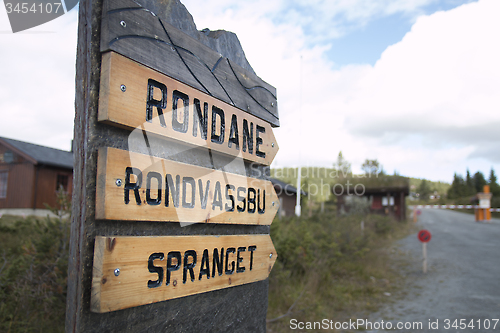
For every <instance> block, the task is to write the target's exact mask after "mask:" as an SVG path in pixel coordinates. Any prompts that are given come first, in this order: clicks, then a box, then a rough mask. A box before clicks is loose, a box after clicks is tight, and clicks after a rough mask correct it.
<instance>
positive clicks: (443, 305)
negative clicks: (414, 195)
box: [368, 209, 500, 333]
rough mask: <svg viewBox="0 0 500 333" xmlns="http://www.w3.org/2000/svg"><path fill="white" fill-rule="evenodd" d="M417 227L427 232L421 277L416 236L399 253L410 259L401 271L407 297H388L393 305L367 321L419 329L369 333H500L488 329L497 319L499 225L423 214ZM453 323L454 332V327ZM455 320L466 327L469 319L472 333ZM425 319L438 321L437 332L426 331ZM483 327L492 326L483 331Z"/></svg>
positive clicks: (438, 211)
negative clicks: (425, 266)
mask: <svg viewBox="0 0 500 333" xmlns="http://www.w3.org/2000/svg"><path fill="white" fill-rule="evenodd" d="M417 225H418V228H419V229H427V230H429V231H430V232H431V233H432V240H431V241H430V242H429V243H428V244H427V255H428V272H427V274H425V275H424V274H423V272H422V261H421V259H422V245H421V243H420V242H419V241H418V239H417V235H416V234H413V235H411V236H409V237H407V238H405V239H403V240H402V241H400V242H399V246H400V249H401V250H402V251H404V252H405V253H407V255H408V256H409V257H410V258H413V259H414V260H412V261H411V262H412V264H410V266H409V267H408V268H406V269H404V271H405V272H406V274H407V275H408V287H407V288H406V291H407V292H408V294H406V295H404V296H403V297H399V298H398V296H397V295H393V297H394V298H395V299H396V301H395V302H394V303H392V304H390V305H388V306H387V307H386V308H385V309H383V310H382V311H380V312H379V313H376V314H373V316H370V318H371V320H373V322H375V321H378V322H380V321H381V320H385V321H387V320H389V321H391V322H392V323H393V326H395V325H396V324H397V322H411V323H413V322H421V323H422V328H421V329H416V328H410V329H402V330H398V329H392V330H383V329H378V330H377V329H375V328H373V329H371V330H370V329H369V330H368V331H370V332H385V331H387V332H389V331H390V332H499V333H500V321H498V322H497V324H496V328H495V329H493V326H494V324H495V321H493V320H492V319H500V220H498V219H493V220H492V223H476V222H474V216H473V215H469V214H465V213H459V212H454V211H448V210H441V209H423V210H422V215H421V216H420V218H419V222H418V223H417ZM446 319H449V320H450V321H449V322H448V321H446ZM455 319H458V321H457V323H456V324H457V325H458V329H457V328H456V327H453V322H454V320H455ZM460 319H465V320H463V321H462V323H466V325H469V324H471V320H473V322H472V323H473V324H474V328H472V327H470V326H469V327H466V328H465V329H461V328H460ZM429 320H430V322H432V323H436V320H438V322H437V325H438V326H437V329H430V328H429ZM488 322H489V323H490V325H491V326H490V328H489V329H485V325H488ZM479 324H480V325H481V327H480V328H479ZM407 325H409V324H407ZM408 327H409V326H408ZM434 327H435V325H434ZM462 328H463V325H462Z"/></svg>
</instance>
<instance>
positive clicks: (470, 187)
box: [463, 168, 477, 196]
mask: <svg viewBox="0 0 500 333" xmlns="http://www.w3.org/2000/svg"><path fill="white" fill-rule="evenodd" d="M465 187H466V191H465V193H463V194H464V196H470V195H475V194H476V193H477V192H476V187H475V186H474V180H473V179H472V177H471V176H470V171H469V168H467V175H466V176H465Z"/></svg>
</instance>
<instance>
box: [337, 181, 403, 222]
mask: <svg viewBox="0 0 500 333" xmlns="http://www.w3.org/2000/svg"><path fill="white" fill-rule="evenodd" d="M347 182H349V184H350V185H351V191H350V192H348V191H346V188H345V186H344V187H343V189H344V190H343V191H342V193H340V192H338V191H336V187H335V186H333V187H332V193H333V194H334V195H335V196H337V212H341V211H346V212H349V201H350V200H349V197H353V196H357V197H361V198H365V200H366V201H367V202H368V203H369V210H370V212H371V213H377V214H383V215H390V216H394V217H395V218H396V219H398V220H400V221H401V220H404V219H406V202H405V198H406V197H407V196H408V195H409V193H410V184H409V179H408V178H406V177H401V176H385V175H384V176H381V175H378V176H376V175H372V176H371V177H362V178H358V177H350V178H345V179H341V180H340V181H339V184H340V183H345V184H347Z"/></svg>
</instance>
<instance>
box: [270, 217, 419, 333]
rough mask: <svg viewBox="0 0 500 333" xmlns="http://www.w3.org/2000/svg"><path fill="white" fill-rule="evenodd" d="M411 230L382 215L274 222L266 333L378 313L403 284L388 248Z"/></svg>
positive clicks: (403, 224)
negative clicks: (274, 256) (293, 325)
mask: <svg viewBox="0 0 500 333" xmlns="http://www.w3.org/2000/svg"><path fill="white" fill-rule="evenodd" d="M361 221H364V222H363V225H364V228H363V230H362V228H361ZM410 227H411V226H410V225H409V224H407V223H405V222H397V221H395V220H393V219H391V218H389V217H386V216H380V215H368V216H361V215H350V216H343V217H337V216H336V214H335V213H329V214H316V215H313V216H311V217H309V218H295V217H294V218H288V219H275V220H274V222H273V224H272V225H271V237H272V239H273V242H274V245H275V247H276V251H277V253H278V259H277V261H276V264H275V266H274V268H273V270H272V272H271V275H270V288H269V309H268V316H267V317H268V324H267V328H268V331H269V332H288V331H289V327H290V326H289V321H290V319H291V318H296V319H298V320H299V321H300V320H302V321H314V320H317V321H320V320H322V319H323V318H329V319H332V320H345V319H349V318H357V317H358V316H363V315H366V313H365V312H371V311H375V310H377V309H378V305H379V304H380V303H381V302H382V301H384V300H385V299H387V296H385V295H384V293H386V292H393V290H394V289H396V288H397V287H398V285H399V284H400V283H401V277H400V276H399V275H398V273H396V272H395V270H394V269H393V268H392V267H393V265H392V264H391V262H392V261H391V260H390V257H389V255H390V253H389V252H390V251H389V248H390V245H391V243H392V242H393V241H394V240H395V239H396V238H398V237H401V236H402V235H404V234H406V233H407V232H408V230H409V228H410Z"/></svg>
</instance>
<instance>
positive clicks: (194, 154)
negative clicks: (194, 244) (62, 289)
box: [66, 0, 277, 332]
mask: <svg viewBox="0 0 500 333" xmlns="http://www.w3.org/2000/svg"><path fill="white" fill-rule="evenodd" d="M127 5H136V3H134V2H130V3H127ZM79 8H80V13H79V28H78V51H77V64H76V101H75V108H76V115H75V129H74V157H75V159H74V178H73V184H74V185H73V208H72V209H73V210H72V225H71V246H70V258H69V268H68V292H67V294H68V296H67V308H66V332H167V331H168V332H171V331H172V332H174V331H180V332H205V331H218V332H264V331H265V329H266V322H265V318H266V312H267V301H268V300H267V293H268V280H267V279H266V280H262V281H258V282H253V283H248V284H244V285H241V286H236V287H230V288H225V289H220V290H215V291H211V292H206V293H200V294H196V295H192V296H188V297H182V298H176V299H171V300H168V301H161V302H157V303H153V304H147V305H141V306H137V307H131V308H126V309H122V310H117V311H112V312H107V313H94V312H91V289H92V270H93V257H94V245H95V239H96V236H105V237H112V236H137V237H138V236H178V235H250V234H260V235H262V234H269V232H270V228H269V226H268V225H243V224H239V225H233V224H216V223H204V224H199V223H198V224H193V225H190V226H187V227H184V228H182V227H181V226H180V225H179V223H160V222H154V221H141V222H136V221H115V220H96V218H95V216H96V186H97V183H96V179H97V157H98V149H99V148H101V147H111V148H116V149H121V150H125V151H134V152H136V153H142V154H149V153H150V152H148V150H147V148H141V147H139V146H138V145H134V146H133V147H131V146H130V145H129V141H128V139H129V134H130V131H128V130H126V129H122V128H119V127H114V126H109V125H107V124H103V123H100V122H98V120H97V119H98V104H99V88H100V75H101V73H100V72H101V45H100V39H101V18H102V16H103V1H102V0H82V1H80V5H79ZM152 17H153V16H152ZM233 68H235V67H233ZM237 70H238V69H236V71H237ZM235 76H236V74H235ZM235 100H236V99H235ZM248 103H249V104H248V105H251V106H252V107H253V105H254V104H255V103H254V102H252V101H250V102H248ZM251 103H254V104H251ZM275 103H276V101H275V100H274V102H273V103H272V105H273V107H274V106H275ZM268 104H269V105H271V103H268ZM249 108H250V106H248V108H247V107H245V110H246V109H249ZM240 109H242V108H241V107H240ZM276 114H277V111H276ZM267 116H268V117H271V116H270V115H267ZM271 118H273V117H271ZM274 118H276V121H277V116H274ZM274 118H273V119H274ZM274 125H276V124H274ZM158 140H159V139H158ZM178 146H179V144H176V143H169V144H168V145H166V146H165V151H166V152H167V153H168V152H169V151H172V152H175V151H176V149H177V148H178ZM273 147H274V144H273ZM163 153H165V152H163ZM160 157H161V156H160ZM176 158H177V160H178V161H180V162H184V163H189V164H196V165H198V166H200V167H206V168H207V167H208V168H215V166H214V165H213V160H211V159H207V158H206V157H205V154H203V153H202V152H200V151H199V150H196V149H193V150H191V151H189V152H188V153H186V154H184V155H182V156H176ZM221 158H222V159H224V157H221ZM230 171H231V172H234V173H239V174H241V175H245V176H247V177H248V176H253V177H256V178H262V179H264V178H266V177H268V176H269V168H268V167H265V166H263V165H259V166H258V167H255V166H252V165H251V164H250V163H249V162H245V163H244V168H243V170H230ZM146 282H147V281H146Z"/></svg>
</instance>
